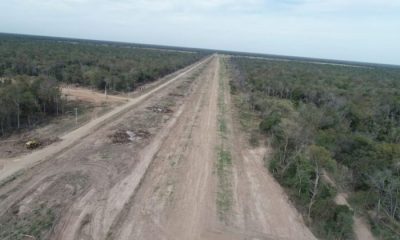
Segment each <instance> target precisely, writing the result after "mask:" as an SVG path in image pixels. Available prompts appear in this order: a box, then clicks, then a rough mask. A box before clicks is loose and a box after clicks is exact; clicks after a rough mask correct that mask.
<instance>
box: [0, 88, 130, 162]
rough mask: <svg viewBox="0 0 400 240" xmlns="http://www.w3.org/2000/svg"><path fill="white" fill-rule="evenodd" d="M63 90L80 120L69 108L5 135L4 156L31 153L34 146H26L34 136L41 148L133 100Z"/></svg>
mask: <svg viewBox="0 0 400 240" xmlns="http://www.w3.org/2000/svg"><path fill="white" fill-rule="evenodd" d="M61 91H62V96H63V99H65V100H67V101H68V104H69V105H75V106H76V107H77V109H78V119H77V122H76V120H75V113H74V112H73V111H67V112H65V113H64V114H62V115H59V116H57V117H54V118H51V119H49V120H47V121H46V122H44V123H42V124H40V125H37V126H33V127H32V129H30V130H28V129H25V130H22V131H21V132H16V133H13V134H11V135H10V136H6V137H1V138H0V159H3V161H4V159H10V158H16V157H19V156H21V155H24V154H29V153H31V152H32V151H34V150H29V149H27V148H26V146H25V143H26V142H28V141H31V140H36V141H39V142H40V143H41V146H40V148H43V147H47V146H48V145H50V144H52V143H54V142H56V141H58V140H59V139H58V137H60V136H62V135H64V134H65V133H68V132H70V131H72V130H74V129H77V128H79V127H80V126H82V125H84V124H86V123H88V122H89V121H91V120H94V119H96V118H98V117H100V116H101V115H103V114H105V113H107V111H110V110H111V109H113V108H115V107H117V106H119V105H121V104H123V103H126V102H127V101H129V100H128V99H127V98H125V97H121V96H112V95H109V96H108V97H107V98H106V97H105V96H104V94H101V93H98V92H95V91H93V90H90V89H87V88H77V87H72V86H63V87H62V88H61ZM36 150H37V149H36ZM0 162H1V160H0ZM0 168H1V166H0Z"/></svg>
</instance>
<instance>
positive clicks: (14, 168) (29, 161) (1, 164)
mask: <svg viewBox="0 0 400 240" xmlns="http://www.w3.org/2000/svg"><path fill="white" fill-rule="evenodd" d="M202 63H204V61H202V62H200V63H197V64H195V65H193V66H190V67H189V68H187V69H185V70H184V71H182V72H179V73H177V75H176V76H173V77H172V78H171V79H170V80H168V81H167V82H164V83H163V84H161V85H159V86H157V87H155V88H153V89H151V90H150V91H148V92H146V93H144V94H142V95H140V96H138V97H136V98H132V99H128V100H129V101H128V102H127V103H126V104H124V105H122V106H119V107H117V108H115V109H114V110H112V111H110V112H109V113H107V114H105V115H103V116H101V117H99V118H97V119H94V120H93V121H90V122H89V123H88V124H86V125H84V126H82V127H80V128H78V129H76V130H74V131H72V132H70V133H68V134H66V135H64V136H62V137H61V141H60V142H57V143H56V144H53V145H52V146H49V147H47V148H44V149H41V150H39V151H35V152H33V153H31V154H28V155H25V156H22V157H18V158H12V159H0V181H2V180H4V179H5V178H7V177H9V176H11V175H12V174H14V173H16V172H18V171H20V170H23V169H24V168H28V167H30V166H33V165H34V164H37V163H38V162H40V161H44V160H47V159H49V158H50V157H51V156H53V155H54V154H57V153H59V152H61V151H63V150H65V149H66V148H68V147H70V146H72V145H73V144H74V143H77V141H79V140H80V139H82V138H83V137H85V136H87V135H88V134H90V133H91V132H93V131H94V130H96V129H97V128H99V127H101V126H103V125H104V124H106V123H107V122H109V121H111V120H113V119H114V118H116V117H118V116H119V115H121V114H122V113H124V112H126V111H127V110H129V109H131V108H132V107H133V106H135V105H137V104H139V103H141V102H142V101H143V100H145V99H146V98H148V97H150V96H151V95H153V94H154V93H156V92H157V91H160V90H161V89H163V88H165V87H166V86H167V85H169V84H170V83H171V82H174V81H176V80H178V79H180V78H181V77H182V76H184V75H186V74H188V73H189V72H191V71H192V70H193V69H195V68H196V67H198V66H199V65H201V64H202ZM70 91H72V90H70ZM114 98H116V97H114ZM121 99H122V98H121ZM123 100H126V99H123Z"/></svg>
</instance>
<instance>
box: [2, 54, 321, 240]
mask: <svg viewBox="0 0 400 240" xmlns="http://www.w3.org/2000/svg"><path fill="white" fill-rule="evenodd" d="M220 73H221V64H220V61H219V57H217V56H214V57H213V58H211V59H206V60H205V61H204V62H201V63H198V64H196V65H194V66H192V67H191V68H188V69H186V71H181V72H180V73H179V74H177V75H176V76H175V77H174V78H172V79H171V80H170V81H166V82H164V83H163V84H161V85H159V86H157V87H155V88H153V89H151V90H149V91H148V92H147V93H145V94H143V95H141V96H139V97H137V98H135V99H132V100H130V101H129V102H128V103H127V104H125V105H123V106H121V107H118V108H116V109H114V110H113V111H112V112H110V113H108V114H106V115H104V116H103V117H101V118H99V119H96V120H95V121H92V122H90V123H89V124H88V125H85V126H84V127H82V128H80V129H78V130H77V131H74V132H71V133H69V134H67V135H65V136H64V137H63V138H62V141H61V142H60V143H57V144H54V146H53V145H51V147H49V148H45V149H43V151H42V152H40V151H37V152H35V153H34V154H32V155H29V157H26V158H24V159H20V160H17V161H12V164H5V165H4V167H3V169H2V172H1V177H3V178H4V177H5V176H7V175H10V174H12V173H15V172H16V171H18V170H19V169H25V168H26V167H30V166H34V167H32V168H30V169H29V170H25V171H24V173H23V174H22V175H21V176H19V177H17V178H16V179H14V180H13V181H10V182H9V183H7V184H3V185H2V186H1V187H0V200H1V201H0V225H1V224H3V225H5V226H7V224H10V222H12V221H11V220H15V219H17V220H18V219H20V218H23V217H26V216H29V214H31V213H32V212H33V209H35V208H37V206H40V207H41V208H48V209H52V210H53V211H54V212H55V216H56V218H55V222H54V227H52V228H51V229H50V230H49V231H48V232H46V233H45V234H44V235H43V238H44V239H79V240H86V239H87V240H89V239H90V240H102V239H149V240H150V239H151V240H153V239H154V240H157V239H171V240H172V239H173V240H175V239H177V240H179V239H182V240H187V239H254V240H255V239H314V237H313V235H312V234H311V233H310V231H309V230H308V229H307V228H306V227H305V225H304V223H303V221H302V219H301V217H300V215H299V214H298V213H297V212H296V210H295V208H294V207H293V206H291V205H290V203H289V201H288V199H287V196H286V195H285V193H284V191H283V190H282V189H281V188H280V186H279V185H278V184H277V183H276V182H275V181H274V179H273V177H272V176H271V175H270V174H269V173H268V171H267V170H266V169H265V168H264V166H263V158H264V155H265V154H268V151H267V149H266V148H257V149H251V148H249V147H248V146H247V145H246V144H244V142H245V141H244V140H243V138H242V137H241V133H240V132H239V131H238V130H236V129H237V127H236V124H235V122H234V121H233V117H232V116H233V113H232V112H230V111H228V113H226V114H227V119H228V121H227V123H228V127H229V129H231V130H230V134H228V136H227V138H226V139H225V140H224V141H226V142H227V144H228V145H229V146H230V148H229V149H230V150H231V151H232V156H234V157H233V161H232V175H231V177H232V179H231V180H232V187H233V188H232V189H233V191H232V199H233V202H232V205H231V208H230V209H229V211H227V212H224V213H223V214H225V215H226V218H221V217H220V216H219V214H218V206H217V204H216V198H217V194H216V193H217V191H218V178H217V176H216V172H215V164H216V161H217V148H216V146H217V145H218V144H219V143H220V142H221V141H222V140H221V137H220V136H219V134H218V124H217V122H218V121H217V119H218V114H219V112H218V111H219V108H218V96H219V94H220V93H221V91H220V83H219V78H220V77H221V74H220ZM224 81H225V84H226V85H227V81H228V79H224ZM225 91H227V92H226V93H225V95H224V96H225V100H224V101H225V103H226V104H227V106H229V109H230V108H231V103H230V98H229V94H228V92H229V91H228V90H227V88H226V89H225ZM139 103H140V104H139ZM155 105H157V106H159V105H163V106H166V107H169V108H170V109H172V112H171V113H157V112H153V111H151V110H149V107H151V106H155ZM143 129H145V130H147V131H149V133H150V137H148V138H142V139H137V140H135V141H132V142H128V143H123V144H115V143H113V142H112V141H111V140H110V137H109V136H110V135H112V134H113V133H115V132H116V131H120V130H123V131H132V132H134V131H137V130H143ZM45 160H46V161H45Z"/></svg>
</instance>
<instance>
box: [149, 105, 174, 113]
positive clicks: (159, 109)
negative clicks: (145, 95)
mask: <svg viewBox="0 0 400 240" xmlns="http://www.w3.org/2000/svg"><path fill="white" fill-rule="evenodd" d="M147 109H148V110H151V111H153V112H156V113H172V112H173V111H172V109H170V108H169V107H162V106H152V107H148V108H147Z"/></svg>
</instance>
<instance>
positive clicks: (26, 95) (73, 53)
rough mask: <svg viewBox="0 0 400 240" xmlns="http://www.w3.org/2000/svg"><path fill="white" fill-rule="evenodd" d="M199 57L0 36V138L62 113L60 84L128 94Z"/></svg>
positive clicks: (114, 45)
mask: <svg viewBox="0 0 400 240" xmlns="http://www.w3.org/2000/svg"><path fill="white" fill-rule="evenodd" d="M202 56H203V55H202V54H199V53H197V52H188V51H181V50H179V51H178V50H173V49H159V48H157V49H156V48H154V49H149V48H144V46H136V45H133V44H122V43H120V44H119V43H110V42H99V41H84V40H73V39H59V38H47V37H30V36H20V35H8V34H0V134H1V135H4V134H5V133H6V132H7V131H10V130H13V129H20V128H23V127H29V126H31V125H32V124H35V123H37V122H39V121H40V120H42V119H43V118H44V117H45V116H53V115H58V114H61V113H63V112H64V111H65V101H64V99H62V97H61V91H60V84H75V85H80V86H88V87H91V88H94V89H99V90H102V91H105V90H107V91H114V92H116V91H118V92H120V91H122V92H128V91H132V90H134V89H135V88H137V87H139V86H141V85H143V84H146V83H148V82H151V81H154V80H156V79H158V78H160V77H162V76H164V75H167V74H169V73H172V72H174V71H176V70H178V69H180V68H183V67H184V66H187V65H189V64H191V63H194V62H195V61H197V60H199V59H200V58H201V57H202Z"/></svg>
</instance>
